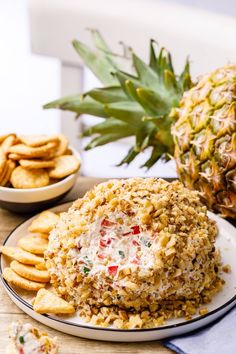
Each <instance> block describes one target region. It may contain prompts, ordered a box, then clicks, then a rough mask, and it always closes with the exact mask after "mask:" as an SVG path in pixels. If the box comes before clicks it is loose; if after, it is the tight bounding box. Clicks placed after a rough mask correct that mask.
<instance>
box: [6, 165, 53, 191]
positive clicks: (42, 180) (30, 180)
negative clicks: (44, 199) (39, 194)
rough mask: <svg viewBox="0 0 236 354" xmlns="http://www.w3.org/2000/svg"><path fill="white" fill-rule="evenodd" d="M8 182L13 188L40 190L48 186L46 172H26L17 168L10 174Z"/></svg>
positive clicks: (24, 169) (39, 170) (21, 168)
mask: <svg viewBox="0 0 236 354" xmlns="http://www.w3.org/2000/svg"><path fill="white" fill-rule="evenodd" d="M10 181H11V184H12V185H13V187H14V188H19V189H29V188H40V187H45V186H47V185H48V184H49V176H48V173H47V171H45V170H43V169H38V170H27V169H26V168H24V167H22V166H18V167H16V168H15V169H14V171H13V172H12V175H11V179H10Z"/></svg>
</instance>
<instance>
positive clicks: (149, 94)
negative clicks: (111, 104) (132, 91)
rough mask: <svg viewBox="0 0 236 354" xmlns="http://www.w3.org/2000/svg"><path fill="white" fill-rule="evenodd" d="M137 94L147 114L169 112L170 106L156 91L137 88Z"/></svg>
mask: <svg viewBox="0 0 236 354" xmlns="http://www.w3.org/2000/svg"><path fill="white" fill-rule="evenodd" d="M137 94H138V96H139V100H140V102H141V103H142V106H143V107H145V110H146V111H147V113H149V114H154V115H165V114H167V113H168V112H169V110H170V106H169V104H168V103H167V102H165V100H164V99H163V97H161V96H160V95H159V94H158V93H157V92H154V91H152V90H149V89H145V88H138V89H137Z"/></svg>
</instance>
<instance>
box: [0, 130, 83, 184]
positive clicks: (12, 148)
mask: <svg viewBox="0 0 236 354" xmlns="http://www.w3.org/2000/svg"><path fill="white" fill-rule="evenodd" d="M79 168H80V162H79V160H78V159H77V158H76V157H75V156H74V155H73V154H72V151H71V150H70V149H69V148H68V140H67V138H66V137H65V136H64V135H61V134H58V135H51V136H49V135H28V136H22V135H20V136H17V135H16V134H7V135H2V136H0V186H5V187H14V188H21V189H22V188H27V189H28V188H39V187H45V186H47V185H49V184H52V183H55V182H58V181H59V180H60V179H62V178H64V177H67V176H69V175H70V174H72V173H75V172H76V171H78V170H79Z"/></svg>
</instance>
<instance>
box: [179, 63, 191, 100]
mask: <svg viewBox="0 0 236 354" xmlns="http://www.w3.org/2000/svg"><path fill="white" fill-rule="evenodd" d="M178 84H179V87H180V88H181V90H182V91H181V92H182V93H184V91H186V90H189V89H190V88H191V87H192V86H193V82H192V80H191V76H190V63H189V59H188V58H187V60H186V63H185V66H184V70H183V71H182V73H181V74H180V76H179V80H178Z"/></svg>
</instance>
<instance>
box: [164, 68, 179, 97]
mask: <svg viewBox="0 0 236 354" xmlns="http://www.w3.org/2000/svg"><path fill="white" fill-rule="evenodd" d="M164 83H165V86H166V88H167V89H169V90H173V92H176V90H177V88H178V86H177V81H176V77H175V75H174V74H173V72H172V71H170V70H167V69H166V70H165V71H164Z"/></svg>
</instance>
